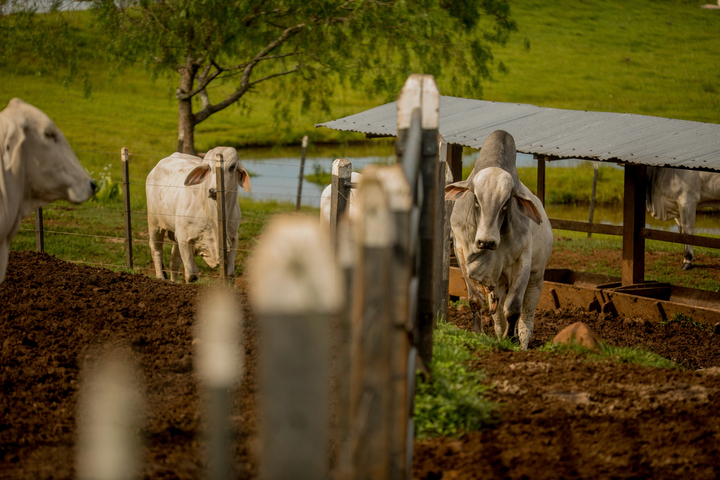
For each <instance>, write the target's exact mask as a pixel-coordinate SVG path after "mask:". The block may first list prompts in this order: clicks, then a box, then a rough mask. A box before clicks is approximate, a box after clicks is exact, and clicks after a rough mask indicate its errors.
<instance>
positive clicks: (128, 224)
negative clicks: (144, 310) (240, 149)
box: [18, 141, 332, 278]
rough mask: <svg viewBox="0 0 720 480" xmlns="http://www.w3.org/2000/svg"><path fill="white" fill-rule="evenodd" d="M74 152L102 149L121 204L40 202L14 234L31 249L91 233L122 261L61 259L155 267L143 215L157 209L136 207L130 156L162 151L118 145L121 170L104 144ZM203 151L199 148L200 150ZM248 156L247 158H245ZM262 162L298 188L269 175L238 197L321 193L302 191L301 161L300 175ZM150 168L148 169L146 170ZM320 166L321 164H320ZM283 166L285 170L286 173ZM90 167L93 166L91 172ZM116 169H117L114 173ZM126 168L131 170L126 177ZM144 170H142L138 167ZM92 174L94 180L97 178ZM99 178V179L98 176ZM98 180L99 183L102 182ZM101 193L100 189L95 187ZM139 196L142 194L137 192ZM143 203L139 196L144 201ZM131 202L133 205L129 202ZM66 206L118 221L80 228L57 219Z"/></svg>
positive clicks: (247, 223) (295, 199)
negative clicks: (30, 240) (259, 187)
mask: <svg viewBox="0 0 720 480" xmlns="http://www.w3.org/2000/svg"><path fill="white" fill-rule="evenodd" d="M303 145H304V146H303V149H302V150H303V157H304V154H305V151H306V145H307V144H306V141H304V143H303ZM75 152H76V153H80V154H91V155H107V156H108V159H109V163H108V165H107V166H106V167H104V170H103V171H101V172H99V174H100V175H101V176H104V177H109V179H110V184H111V185H114V186H115V187H116V188H117V187H119V195H120V196H121V197H122V204H121V205H119V206H117V207H116V206H115V204H114V203H113V202H117V200H114V197H113V200H112V202H111V201H103V200H98V201H88V202H86V203H84V204H81V205H72V206H71V205H65V204H62V203H53V204H49V205H46V206H44V207H42V208H39V209H37V210H36V211H35V215H34V227H31V222H30V221H27V220H26V221H25V222H23V224H22V226H21V228H20V229H19V231H18V234H20V235H28V236H29V235H34V236H35V250H36V251H38V252H44V251H45V250H46V248H52V247H53V246H56V245H57V242H58V241H59V242H63V241H65V242H66V243H73V242H77V239H95V240H97V241H102V242H105V243H114V244H118V245H119V246H120V248H121V249H124V256H125V263H124V264H122V263H119V262H117V261H113V260H109V261H87V260H84V259H79V258H69V259H68V258H66V259H65V260H67V261H70V262H73V263H79V264H84V265H89V266H99V267H106V268H115V269H130V270H134V271H138V272H143V273H154V267H153V265H152V262H151V260H149V259H150V258H151V257H150V254H149V252H150V247H149V242H150V239H149V235H148V232H147V217H148V215H152V214H154V213H157V212H152V211H148V209H147V207H146V208H137V203H138V200H137V198H138V196H137V193H136V192H137V190H136V189H141V190H142V191H143V192H144V190H145V187H147V186H148V184H147V183H145V182H140V181H137V177H138V176H139V175H141V174H139V173H138V172H137V169H134V168H133V167H134V165H133V164H134V162H133V158H144V159H147V158H156V159H157V160H158V161H159V160H161V159H162V158H164V157H166V156H167V155H163V154H158V153H132V152H130V151H129V150H128V149H127V148H126V147H123V148H121V149H120V152H119V154H120V165H121V167H120V172H117V170H115V169H112V168H111V167H112V165H113V163H114V162H113V161H112V160H111V158H112V157H114V158H117V155H118V153H117V152H109V151H104V150H87V149H78V150H75ZM200 155H202V154H200ZM246 161H247V160H246ZM316 161H317V160H316ZM328 161H329V162H330V161H332V160H331V159H328ZM260 162H261V163H262V165H263V166H271V167H273V168H274V169H275V170H280V171H281V172H282V173H281V174H273V175H272V177H270V178H272V179H281V180H282V179H293V180H296V181H297V192H296V191H294V187H290V186H288V185H287V184H285V185H283V184H282V182H281V181H274V180H270V181H269V182H265V183H264V185H263V189H264V191H263V192H252V193H244V192H243V193H240V194H239V195H238V197H239V198H250V199H253V200H257V201H261V202H263V201H277V202H280V203H287V204H288V205H290V204H292V203H295V210H296V211H297V210H299V207H300V203H301V200H302V201H304V202H305V203H306V204H307V203H309V204H310V205H311V206H314V205H316V204H319V203H320V199H321V196H320V195H317V194H315V195H314V194H312V193H307V192H306V193H304V194H303V193H302V184H303V182H307V180H306V179H305V177H304V165H302V164H301V168H300V169H299V170H300V171H299V175H298V165H297V163H296V162H293V163H291V162H277V161H272V160H258V163H260ZM148 171H149V170H148ZM323 171H324V170H323ZM285 172H287V174H285ZM93 173H94V172H93ZM118 173H119V175H118ZM131 173H132V174H133V176H132V179H131ZM142 173H145V174H146V173H147V172H142ZM117 176H119V177H121V181H120V182H119V183H116V182H115V181H114V179H113V177H115V178H117ZM96 180H98V179H97V178H96ZM101 182H102V179H101ZM101 186H102V185H101ZM154 186H162V187H165V188H182V189H197V188H201V187H200V186H194V187H185V186H177V185H154ZM131 190H132V191H133V192H135V193H136V195H135V197H134V198H133V196H132V195H131ZM98 193H100V192H98ZM142 197H143V198H144V194H143V195H142ZM143 203H144V202H143ZM133 206H134V207H135V208H132V207H133ZM68 211H74V212H78V213H77V216H80V217H81V218H83V219H85V220H88V221H89V222H95V219H96V218H98V217H102V220H103V222H106V223H107V222H108V221H109V219H110V218H111V217H113V216H117V227H111V226H100V225H99V223H97V222H96V224H97V225H98V229H100V230H105V231H104V232H103V233H97V231H95V232H89V231H79V230H78V226H77V225H74V224H73V223H74V222H71V224H68V225H63V224H62V223H61V222H58V221H57V218H58V217H61V216H62V215H63V213H64V212H68ZM176 217H182V218H187V219H192V218H207V217H206V216H202V215H176ZM264 224H265V221H255V220H253V219H252V218H250V219H248V218H247V217H246V216H243V217H242V219H241V223H240V229H241V231H242V228H243V227H244V228H248V227H250V228H254V229H255V228H257V227H261V226H263V225H264ZM112 230H120V231H124V235H122V236H120V235H112V234H110V232H109V231H112ZM56 237H65V240H57V238H56ZM67 238H70V239H71V240H67ZM162 244H163V246H164V245H171V246H172V245H179V243H178V242H173V241H171V240H164V241H163V242H162ZM138 248H141V249H144V250H146V251H147V252H148V254H147V256H141V257H140V258H141V259H142V260H141V261H140V262H138V261H137V259H138V258H137V256H136V255H134V252H135V251H136V250H137V249H138ZM219 248H220V249H221V250H222V248H221V247H220V246H219ZM230 251H235V252H238V253H239V252H242V253H243V254H249V253H250V252H251V251H252V250H251V249H249V248H242V247H238V248H232V247H226V248H225V250H224V252H225V254H226V255H227V253H228V252H230ZM222 276H223V275H222V273H220V274H217V275H216V274H211V273H208V272H204V273H203V277H204V278H222Z"/></svg>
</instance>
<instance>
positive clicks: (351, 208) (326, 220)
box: [320, 172, 362, 225]
mask: <svg viewBox="0 0 720 480" xmlns="http://www.w3.org/2000/svg"><path fill="white" fill-rule="evenodd" d="M361 178H362V173H357V172H352V173H351V174H350V182H352V183H354V184H355V185H357V184H358V183H360V179H361ZM331 196H332V184H330V185H328V186H327V187H325V189H324V190H323V192H322V195H321V196H320V220H321V221H322V222H323V225H330V204H331V201H332V198H331ZM347 212H348V215H349V216H350V219H351V220H355V218H356V217H357V207H356V206H355V189H354V188H351V189H350V196H349V198H348V205H347Z"/></svg>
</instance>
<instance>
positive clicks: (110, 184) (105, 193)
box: [90, 164, 122, 203]
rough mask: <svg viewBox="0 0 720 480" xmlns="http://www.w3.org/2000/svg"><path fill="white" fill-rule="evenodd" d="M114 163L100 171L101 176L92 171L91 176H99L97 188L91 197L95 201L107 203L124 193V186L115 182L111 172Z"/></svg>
mask: <svg viewBox="0 0 720 480" xmlns="http://www.w3.org/2000/svg"><path fill="white" fill-rule="evenodd" d="M111 168H112V164H110V165H108V166H107V167H105V168H104V169H103V171H102V172H100V176H99V177H96V176H95V174H94V172H90V176H91V177H93V178H98V182H97V190H96V191H95V195H93V196H92V198H91V199H90V200H91V201H93V202H101V203H106V202H108V201H110V200H114V199H116V198H118V197H120V195H122V186H121V185H120V184H119V183H115V182H114V181H113V179H112V175H111V174H110V169H111Z"/></svg>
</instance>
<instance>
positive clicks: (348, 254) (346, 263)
mask: <svg viewBox="0 0 720 480" xmlns="http://www.w3.org/2000/svg"><path fill="white" fill-rule="evenodd" d="M337 235H338V238H337V261H338V266H339V267H340V272H341V276H342V281H341V285H342V286H343V287H344V295H343V296H344V302H343V306H342V307H341V308H340V311H339V312H338V315H337V327H336V328H335V329H334V330H335V332H334V333H335V335H334V337H335V338H334V345H333V348H334V351H335V359H336V360H335V372H334V374H335V382H336V389H335V395H336V399H337V400H336V401H337V406H338V407H337V424H336V428H335V429H334V431H335V435H334V441H335V444H336V445H337V453H336V456H335V461H334V464H332V465H331V474H330V478H332V479H333V480H352V478H353V477H352V464H351V452H350V425H351V417H350V380H351V375H352V360H351V358H352V352H351V345H352V343H351V342H352V336H351V331H352V321H351V320H352V315H351V312H352V308H353V287H354V283H353V279H354V274H355V265H356V263H357V248H356V244H355V229H354V228H353V226H352V225H351V224H350V222H349V221H348V220H347V218H344V219H343V218H341V219H340V220H339V223H338V227H337Z"/></svg>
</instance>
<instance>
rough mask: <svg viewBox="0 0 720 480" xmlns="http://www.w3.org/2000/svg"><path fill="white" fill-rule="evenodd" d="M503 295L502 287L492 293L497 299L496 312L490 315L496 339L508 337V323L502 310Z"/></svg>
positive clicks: (503, 289)
mask: <svg viewBox="0 0 720 480" xmlns="http://www.w3.org/2000/svg"><path fill="white" fill-rule="evenodd" d="M505 293H506V292H505V286H504V285H501V286H499V287H497V288H496V289H495V291H494V293H493V295H496V296H497V299H498V307H497V310H495V313H493V314H492V319H493V326H494V327H495V335H496V336H497V338H505V337H506V336H507V335H508V321H507V318H506V317H505V311H504V310H505V309H504V308H503V303H504V302H505Z"/></svg>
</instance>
